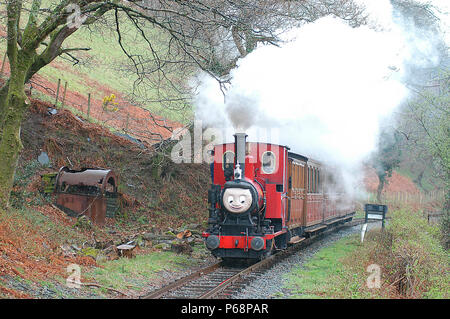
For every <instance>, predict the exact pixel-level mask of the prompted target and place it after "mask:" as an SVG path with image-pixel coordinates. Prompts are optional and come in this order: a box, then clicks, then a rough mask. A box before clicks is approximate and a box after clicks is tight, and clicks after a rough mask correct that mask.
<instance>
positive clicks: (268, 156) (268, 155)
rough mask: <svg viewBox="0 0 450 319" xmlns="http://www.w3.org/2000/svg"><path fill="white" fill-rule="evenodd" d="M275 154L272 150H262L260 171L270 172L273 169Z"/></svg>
mask: <svg viewBox="0 0 450 319" xmlns="http://www.w3.org/2000/svg"><path fill="white" fill-rule="evenodd" d="M275 164H276V162H275V154H274V153H273V152H270V151H269V152H264V153H263V155H262V172H263V173H264V174H272V173H273V172H274V171H275Z"/></svg>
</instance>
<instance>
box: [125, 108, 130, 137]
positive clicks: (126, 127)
mask: <svg viewBox="0 0 450 319" xmlns="http://www.w3.org/2000/svg"><path fill="white" fill-rule="evenodd" d="M129 121H130V113H127V122H126V123H125V133H127V134H128V123H129Z"/></svg>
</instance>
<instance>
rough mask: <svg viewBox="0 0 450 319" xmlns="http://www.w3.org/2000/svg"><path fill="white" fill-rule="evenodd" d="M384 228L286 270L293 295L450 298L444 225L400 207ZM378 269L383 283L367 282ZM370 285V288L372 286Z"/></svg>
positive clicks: (347, 239)
mask: <svg viewBox="0 0 450 319" xmlns="http://www.w3.org/2000/svg"><path fill="white" fill-rule="evenodd" d="M391 217H392V219H391V220H390V222H389V224H388V225H387V227H386V230H385V231H384V232H380V231H379V230H373V231H371V232H369V233H368V234H367V235H366V238H365V241H364V243H363V244H361V243H360V238H359V235H353V236H351V237H348V238H345V239H342V240H339V241H338V242H336V243H334V244H333V245H331V246H329V247H326V248H323V249H322V250H320V251H319V252H318V253H317V254H316V255H315V256H314V257H313V258H312V259H311V260H310V261H309V262H308V263H307V264H305V265H304V266H302V267H298V268H296V269H294V270H293V271H292V272H291V273H290V274H288V275H287V280H288V284H287V285H286V287H285V288H286V289H287V290H288V291H289V297H291V298H448V297H449V292H450V276H449V268H450V267H449V265H450V263H449V261H450V259H449V254H448V252H446V251H445V250H444V249H443V247H442V246H441V243H440V228H439V226H431V225H428V223H427V221H426V220H425V219H424V218H423V217H422V214H421V213H420V212H414V211H410V210H399V211H395V212H393V213H392V214H391ZM374 269H379V272H378V273H379V274H380V277H379V279H380V281H379V285H375V286H374V285H372V286H371V285H370V284H369V285H368V281H369V282H372V283H373V282H374V281H371V279H374V278H375V277H374V276H376V275H377V274H376V271H374ZM369 286H371V288H370V287H369Z"/></svg>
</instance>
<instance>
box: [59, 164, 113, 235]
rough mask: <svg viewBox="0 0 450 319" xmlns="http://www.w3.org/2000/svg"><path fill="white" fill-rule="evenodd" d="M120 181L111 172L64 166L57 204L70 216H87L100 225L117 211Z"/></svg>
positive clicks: (108, 170)
mask: <svg viewBox="0 0 450 319" xmlns="http://www.w3.org/2000/svg"><path fill="white" fill-rule="evenodd" d="M117 185H118V178H117V176H116V174H115V173H114V172H113V171H112V170H110V169H100V168H83V169H81V170H71V169H69V168H68V167H65V166H64V167H61V169H60V170H59V173H58V175H57V177H56V182H55V193H56V205H57V206H58V207H59V208H60V209H62V210H63V211H65V212H66V213H67V214H68V215H70V216H79V215H86V216H87V217H89V219H90V220H91V221H92V222H93V223H94V224H97V225H100V226H102V225H104V224H105V222H106V217H110V218H112V217H114V215H115V213H116V211H117V209H118V202H117V201H118V193H117Z"/></svg>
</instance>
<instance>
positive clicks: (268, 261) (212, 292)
mask: <svg viewBox="0 0 450 319" xmlns="http://www.w3.org/2000/svg"><path fill="white" fill-rule="evenodd" d="M362 223H364V219H363V218H362V219H354V220H352V221H349V222H346V223H345V224H342V225H336V226H331V227H330V228H329V229H326V230H325V231H322V232H320V233H317V234H314V235H312V236H310V237H308V238H306V239H305V240H303V241H301V242H299V243H297V244H294V245H292V246H290V247H288V248H287V249H286V250H283V251H280V252H277V253H275V254H273V255H271V256H269V257H267V258H265V259H263V260H261V261H259V262H257V263H255V264H253V265H251V266H249V267H247V268H245V269H243V270H241V271H239V272H238V273H236V274H234V275H232V276H230V277H229V278H228V279H226V280H224V281H222V282H221V283H220V284H218V285H217V286H215V287H214V288H212V289H209V290H208V291H207V292H205V293H203V294H202V295H201V296H199V297H197V298H198V299H208V298H214V297H215V296H218V295H219V294H220V293H222V292H224V291H225V290H226V289H227V288H229V287H231V286H232V285H233V284H234V283H237V282H238V281H240V280H241V279H243V278H244V277H245V276H246V275H248V274H251V273H252V272H255V271H256V270H259V269H263V268H269V267H270V266H271V265H273V264H274V263H275V262H278V261H280V260H282V259H284V258H286V257H288V256H290V255H292V254H293V253H295V252H296V251H298V250H300V249H301V248H304V247H305V246H308V245H309V244H311V243H313V242H314V241H315V240H316V239H317V238H320V237H322V236H324V235H326V234H328V233H331V232H334V231H336V230H339V229H341V228H345V227H353V226H357V225H359V224H362ZM221 266H223V263H222V262H218V263H215V264H213V265H211V266H208V267H205V268H202V269H200V270H198V271H196V272H194V273H192V274H190V275H188V276H186V277H183V278H180V279H178V280H176V281H174V282H172V283H171V284H169V285H167V286H164V287H162V288H161V289H158V290H156V291H154V292H152V293H150V294H148V295H146V296H143V297H141V298H143V299H158V298H160V297H162V296H163V295H164V294H166V293H168V292H170V291H172V290H175V289H177V288H179V287H181V286H183V285H184V284H185V283H187V282H190V281H193V280H194V279H196V278H200V277H202V276H204V275H207V274H210V273H212V272H214V271H216V270H217V269H219V268H220V267H221Z"/></svg>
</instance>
